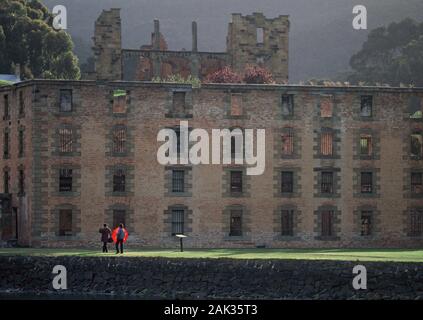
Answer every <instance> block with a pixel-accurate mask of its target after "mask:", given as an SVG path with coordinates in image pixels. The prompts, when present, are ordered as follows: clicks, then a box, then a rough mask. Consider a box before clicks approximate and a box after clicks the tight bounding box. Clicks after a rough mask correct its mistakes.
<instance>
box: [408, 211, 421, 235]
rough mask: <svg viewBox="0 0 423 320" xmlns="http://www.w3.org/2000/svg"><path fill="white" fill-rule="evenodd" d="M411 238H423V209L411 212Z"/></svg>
mask: <svg viewBox="0 0 423 320" xmlns="http://www.w3.org/2000/svg"><path fill="white" fill-rule="evenodd" d="M410 236H412V237H421V236H423V209H412V210H411V212H410Z"/></svg>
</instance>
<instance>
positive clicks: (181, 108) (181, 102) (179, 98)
mask: <svg viewBox="0 0 423 320" xmlns="http://www.w3.org/2000/svg"><path fill="white" fill-rule="evenodd" d="M185 95H186V93H185V92H174V93H173V109H172V110H173V112H174V113H176V114H184V113H185Z"/></svg>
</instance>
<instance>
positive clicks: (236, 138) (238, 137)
mask: <svg viewBox="0 0 423 320" xmlns="http://www.w3.org/2000/svg"><path fill="white" fill-rule="evenodd" d="M238 130H241V129H238ZM243 152H244V137H243V135H242V134H238V133H233V135H232V136H231V158H232V159H236V157H238V158H242V156H243Z"/></svg>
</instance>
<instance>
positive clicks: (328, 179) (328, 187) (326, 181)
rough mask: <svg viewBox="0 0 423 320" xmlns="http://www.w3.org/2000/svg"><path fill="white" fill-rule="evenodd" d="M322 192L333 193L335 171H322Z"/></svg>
mask: <svg viewBox="0 0 423 320" xmlns="http://www.w3.org/2000/svg"><path fill="white" fill-rule="evenodd" d="M321 193H326V194H328V193H329V194H330V193H333V172H327V171H324V172H322V182H321Z"/></svg>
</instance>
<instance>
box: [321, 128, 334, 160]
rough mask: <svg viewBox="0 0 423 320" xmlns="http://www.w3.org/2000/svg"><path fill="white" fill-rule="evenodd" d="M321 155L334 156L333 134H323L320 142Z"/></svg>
mask: <svg viewBox="0 0 423 320" xmlns="http://www.w3.org/2000/svg"><path fill="white" fill-rule="evenodd" d="M320 153H321V155H323V156H331V155H333V134H332V132H322V134H321V141H320Z"/></svg>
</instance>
